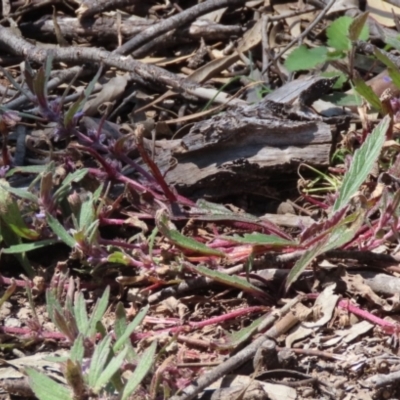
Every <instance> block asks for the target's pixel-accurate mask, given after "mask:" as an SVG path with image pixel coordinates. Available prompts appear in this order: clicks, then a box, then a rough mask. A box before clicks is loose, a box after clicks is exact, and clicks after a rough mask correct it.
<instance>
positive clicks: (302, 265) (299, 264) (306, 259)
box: [285, 241, 325, 290]
mask: <svg viewBox="0 0 400 400" xmlns="http://www.w3.org/2000/svg"><path fill="white" fill-rule="evenodd" d="M324 244H325V242H324V241H321V242H320V243H318V244H317V245H315V246H313V247H312V248H311V249H309V250H306V251H305V253H304V254H303V255H302V256H301V257H300V258H299V259H298V260H297V261H296V264H295V265H294V266H293V268H292V269H291V270H290V272H289V275H288V276H287V278H286V285H285V286H286V290H288V289H289V287H290V286H291V285H292V284H293V283H294V282H295V281H296V280H297V279H298V278H299V276H300V275H301V274H302V272H303V271H304V270H305V269H306V268H307V267H308V266H309V265H310V264H311V262H312V261H313V260H314V258H315V257H317V256H319V255H320V254H321V253H322V249H323V247H324Z"/></svg>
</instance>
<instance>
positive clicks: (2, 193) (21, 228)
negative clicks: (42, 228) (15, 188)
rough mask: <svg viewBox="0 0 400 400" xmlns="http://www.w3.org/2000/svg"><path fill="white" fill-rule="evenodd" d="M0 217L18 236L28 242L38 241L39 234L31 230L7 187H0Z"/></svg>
mask: <svg viewBox="0 0 400 400" xmlns="http://www.w3.org/2000/svg"><path fill="white" fill-rule="evenodd" d="M0 216H1V218H2V220H3V221H4V223H5V224H6V225H7V226H8V227H9V228H10V229H11V230H12V231H13V232H14V233H15V234H16V235H17V236H18V237H21V238H24V239H28V240H36V239H38V237H39V234H38V233H37V232H36V231H34V230H33V229H29V228H28V227H27V226H26V224H25V222H24V220H23V218H22V216H21V212H20V210H19V207H18V204H17V202H16V201H14V199H13V198H12V197H11V195H10V193H9V191H8V190H7V189H6V187H5V186H3V185H1V186H0Z"/></svg>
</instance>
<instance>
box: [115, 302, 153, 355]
mask: <svg viewBox="0 0 400 400" xmlns="http://www.w3.org/2000/svg"><path fill="white" fill-rule="evenodd" d="M149 308H150V306H149V305H147V306H146V307H143V308H142V309H141V310H140V312H139V313H138V314H137V315H136V317H135V318H134V320H133V321H132V322H131V323H130V324H129V325H128V326H127V327H125V329H124V331H123V333H122V334H121V335H120V336H119V337H118V336H117V341H116V342H115V344H114V346H113V350H114V351H115V352H118V351H119V350H120V349H121V348H122V347H123V346H124V345H125V343H126V342H127V341H129V340H130V336H131V334H132V333H133V331H134V330H135V329H136V328H137V327H138V326H139V324H141V323H142V321H143V320H144V317H145V316H146V314H147V313H148V311H149Z"/></svg>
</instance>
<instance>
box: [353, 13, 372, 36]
mask: <svg viewBox="0 0 400 400" xmlns="http://www.w3.org/2000/svg"><path fill="white" fill-rule="evenodd" d="M368 15H369V13H368V12H364V13H362V14H360V15H358V16H357V17H355V18H354V20H353V22H352V23H351V24H350V27H349V39H350V40H351V41H352V42H355V41H357V40H358V39H360V40H367V39H368V36H369V32H368V25H366V22H367V19H368Z"/></svg>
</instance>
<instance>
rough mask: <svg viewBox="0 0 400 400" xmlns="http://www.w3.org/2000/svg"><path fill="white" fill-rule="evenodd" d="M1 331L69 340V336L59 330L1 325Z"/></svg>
mask: <svg viewBox="0 0 400 400" xmlns="http://www.w3.org/2000/svg"><path fill="white" fill-rule="evenodd" d="M0 332H2V333H7V334H11V335H19V336H28V337H37V338H43V339H57V340H68V338H67V337H66V336H65V335H64V334H63V333H59V332H43V331H40V332H35V331H33V330H32V329H29V328H12V327H7V326H0Z"/></svg>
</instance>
